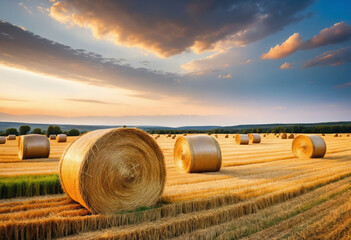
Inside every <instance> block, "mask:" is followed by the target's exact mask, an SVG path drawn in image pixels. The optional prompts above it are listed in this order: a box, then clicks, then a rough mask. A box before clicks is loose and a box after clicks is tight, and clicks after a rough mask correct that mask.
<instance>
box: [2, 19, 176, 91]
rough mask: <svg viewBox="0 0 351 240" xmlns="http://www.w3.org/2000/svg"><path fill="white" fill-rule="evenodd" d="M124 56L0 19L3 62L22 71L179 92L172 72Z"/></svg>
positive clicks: (142, 89) (136, 88)
mask: <svg viewBox="0 0 351 240" xmlns="http://www.w3.org/2000/svg"><path fill="white" fill-rule="evenodd" d="M123 62H124V59H120V60H117V59H111V58H103V57H102V56H101V55H99V54H96V53H92V52H87V51H85V50H83V49H72V48H70V47H69V46H66V45H62V44H60V43H57V42H54V41H51V40H48V39H45V38H42V37H40V36H37V35H35V34H33V33H31V32H29V31H25V30H23V29H21V28H20V27H17V26H15V25H12V24H10V23H8V22H5V21H0V64H1V65H5V66H8V67H13V68H17V69H21V70H27V71H31V72H35V73H39V74H43V75H48V76H53V77H57V78H61V79H66V80H73V81H79V82H83V83H86V84H90V85H97V86H103V87H118V88H124V89H128V90H132V91H140V92H153V91H155V89H157V90H158V91H159V92H160V94H163V93H164V94H167V93H170V92H173V91H174V92H176V91H177V90H178V91H179V89H178V87H177V86H178V85H179V83H178V81H177V78H179V76H177V75H175V74H172V73H163V72H156V71H152V70H149V69H146V68H133V67H130V66H127V65H123V64H122V63H123Z"/></svg>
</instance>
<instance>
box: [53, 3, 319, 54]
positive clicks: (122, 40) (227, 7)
mask: <svg viewBox="0 0 351 240" xmlns="http://www.w3.org/2000/svg"><path fill="white" fill-rule="evenodd" d="M312 2H313V1H312V0H305V1H296V0H286V1H279V0H269V1H268V0H253V1H250V2H247V1H246V0H239V1H235V2H233V1H212V0H203V1H191V2H189V1H172V2H170V1H167V2H165V1H162V0H155V1H153V2H152V4H151V5H152V7H145V5H144V2H143V1H141V0H131V1H127V2H121V1H114V0H105V1H104V4H101V3H100V2H99V1H95V0H85V1H78V0H61V1H57V2H56V3H54V4H53V5H52V7H51V16H52V17H53V18H55V19H56V20H58V21H60V22H62V23H65V24H69V25H77V26H80V27H86V28H89V29H91V30H92V32H93V35H94V36H95V37H97V38H102V37H107V38H112V40H113V41H114V42H116V43H117V44H123V45H128V46H135V47H141V48H143V49H147V50H148V51H151V52H153V53H155V54H157V55H160V56H163V57H169V56H173V55H176V54H180V53H182V52H184V51H188V50H189V49H191V50H193V51H194V52H197V53H198V52H202V51H205V50H210V49H215V48H216V47H218V45H222V44H227V43H229V45H232V44H235V43H236V44H239V45H246V44H248V43H251V42H255V41H257V40H260V39H262V38H264V37H266V36H268V35H270V34H272V33H275V32H277V31H279V30H282V29H283V28H284V26H286V25H288V24H290V23H292V22H296V21H298V20H300V19H302V18H303V16H301V15H300V16H297V13H299V12H300V11H301V10H303V9H305V8H306V7H307V6H309V5H310V4H311V3H312ZM151 5H150V6H151ZM141 22H142V23H143V24H140V23H141Z"/></svg>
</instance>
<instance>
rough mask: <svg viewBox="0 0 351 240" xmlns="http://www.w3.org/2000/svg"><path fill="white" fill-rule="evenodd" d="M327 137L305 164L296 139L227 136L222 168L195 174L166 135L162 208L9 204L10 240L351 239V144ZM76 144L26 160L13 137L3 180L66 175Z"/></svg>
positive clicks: (45, 201)
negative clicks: (67, 153) (64, 166)
mask: <svg viewBox="0 0 351 240" xmlns="http://www.w3.org/2000/svg"><path fill="white" fill-rule="evenodd" d="M178 136H179V135H178ZM344 136H345V137H344ZM323 138H324V140H325V142H326V145H327V152H326V155H325V156H324V158H313V159H299V158H296V157H294V155H293V153H292V150H291V144H292V141H293V139H281V138H276V137H275V136H274V135H273V134H271V135H268V136H266V137H265V138H262V141H261V143H259V144H249V145H237V144H235V140H234V139H233V135H229V138H226V137H225V134H218V138H217V139H216V140H217V141H218V143H219V145H220V147H221V150H222V167H221V169H220V171H219V172H208V173H192V174H189V173H183V172H179V171H177V170H176V166H175V164H174V161H173V146H174V143H175V141H176V139H172V138H167V137H165V136H161V137H160V138H158V139H157V140H156V141H157V142H158V144H159V145H160V147H161V149H162V150H163V153H164V155H165V160H166V170H167V180H166V187H165V190H164V193H163V195H162V197H161V200H160V201H159V202H158V203H157V205H156V206H154V207H151V208H146V207H142V208H139V209H137V210H135V211H124V212H121V213H119V214H115V215H105V216H104V215H100V214H96V215H93V214H91V213H89V212H88V211H87V210H86V209H85V208H83V207H82V206H80V205H79V204H78V203H75V202H73V201H72V200H70V199H69V198H68V197H67V196H66V195H65V194H60V195H49V196H43V197H32V198H22V199H21V198H17V199H7V200H1V201H0V239H6V238H11V239H30V238H35V239H46V238H60V237H66V238H68V239H69V238H71V239H79V238H81V239H104V238H115V239H169V238H176V239H239V238H243V239H287V238H289V239H324V238H331V239H350V236H351V201H350V198H351V138H348V137H346V135H345V134H343V136H342V137H338V138H334V137H333V135H332V134H326V136H324V137H323ZM73 139H74V138H72V137H68V140H67V142H66V143H57V142H56V141H52V140H51V141H50V143H51V154H50V156H49V158H48V159H31V160H23V161H20V160H19V159H18V156H17V140H16V141H8V142H6V144H3V145H0V166H1V168H0V169H1V170H0V175H1V176H8V175H21V174H49V173H58V165H59V162H58V159H59V157H60V155H61V154H62V152H63V150H64V148H65V146H67V145H68V144H69V143H70V142H72V140H73Z"/></svg>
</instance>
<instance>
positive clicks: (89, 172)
mask: <svg viewBox="0 0 351 240" xmlns="http://www.w3.org/2000/svg"><path fill="white" fill-rule="evenodd" d="M165 179H166V168H165V162H164V156H163V153H162V151H161V149H160V147H159V146H158V145H157V143H156V141H155V140H153V139H152V137H150V136H149V135H148V134H147V133H146V132H144V131H142V130H139V129H134V128H118V129H100V130H95V131H91V132H89V133H87V134H85V135H82V136H81V137H79V138H77V139H76V140H75V141H74V142H73V143H72V144H71V145H70V146H69V147H68V148H66V150H65V152H64V153H63V155H62V158H61V161H60V181H61V185H62V188H63V189H64V191H65V193H66V194H67V195H68V196H69V197H71V198H72V199H73V200H75V201H76V202H79V203H80V204H82V205H83V206H84V207H86V208H87V209H88V210H90V211H91V212H92V213H102V214H112V213H117V212H120V211H122V210H132V209H136V208H138V207H150V206H152V205H154V204H155V203H156V202H157V201H158V199H159V198H160V196H161V194H162V192H163V189H164V185H165Z"/></svg>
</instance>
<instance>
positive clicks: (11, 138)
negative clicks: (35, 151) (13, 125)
mask: <svg viewBox="0 0 351 240" xmlns="http://www.w3.org/2000/svg"><path fill="white" fill-rule="evenodd" d="M7 140H16V135H14V134H10V135H8V136H7Z"/></svg>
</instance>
